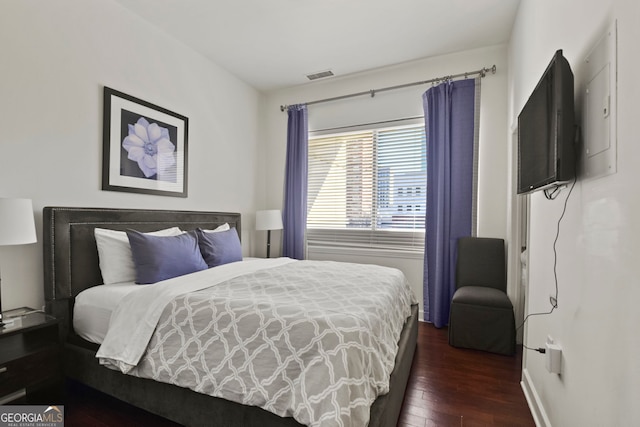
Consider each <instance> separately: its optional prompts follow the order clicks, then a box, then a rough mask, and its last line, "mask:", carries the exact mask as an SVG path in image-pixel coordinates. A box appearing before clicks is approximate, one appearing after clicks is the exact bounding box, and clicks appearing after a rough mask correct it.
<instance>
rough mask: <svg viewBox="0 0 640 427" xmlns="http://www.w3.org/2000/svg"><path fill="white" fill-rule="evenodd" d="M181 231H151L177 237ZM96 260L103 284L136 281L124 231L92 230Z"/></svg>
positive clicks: (168, 229)
mask: <svg viewBox="0 0 640 427" xmlns="http://www.w3.org/2000/svg"><path fill="white" fill-rule="evenodd" d="M182 233H183V231H182V230H180V229H179V228H178V227H172V228H167V229H165V230H158V231H152V232H151V233H146V234H151V235H154V236H177V235H178V234H182ZM94 235H95V237H96V245H97V247H98V258H99V260H100V272H102V281H103V283H104V284H110V283H120V282H133V281H135V280H136V267H135V265H134V264H133V255H132V254H131V246H130V245H129V239H128V238H127V233H125V232H124V231H116V230H108V229H105V228H96V229H95V230H94Z"/></svg>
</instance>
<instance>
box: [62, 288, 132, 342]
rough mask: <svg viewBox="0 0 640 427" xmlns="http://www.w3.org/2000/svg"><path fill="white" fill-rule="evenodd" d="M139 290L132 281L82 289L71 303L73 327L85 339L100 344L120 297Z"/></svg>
mask: <svg viewBox="0 0 640 427" xmlns="http://www.w3.org/2000/svg"><path fill="white" fill-rule="evenodd" d="M137 290H140V285H136V284H135V283H134V282H123V283H113V284H110V285H99V286H93V287H91V288H88V289H85V290H84V291H82V292H81V293H80V294H79V295H78V296H77V297H76V299H75V303H74V305H73V329H74V330H75V332H76V334H78V335H79V336H80V337H82V338H84V339H85V340H87V341H90V342H93V343H96V344H102V341H103V340H104V337H105V336H106V334H107V330H108V329H109V321H110V319H111V313H112V312H113V310H115V308H116V307H117V306H118V304H120V302H121V301H122V299H123V298H124V297H126V296H127V295H129V294H130V293H131V292H135V291H137Z"/></svg>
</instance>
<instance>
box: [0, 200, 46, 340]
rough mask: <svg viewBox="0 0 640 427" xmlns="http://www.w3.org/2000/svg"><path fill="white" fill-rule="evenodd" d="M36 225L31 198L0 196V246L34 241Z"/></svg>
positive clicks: (1, 325)
mask: <svg viewBox="0 0 640 427" xmlns="http://www.w3.org/2000/svg"><path fill="white" fill-rule="evenodd" d="M36 241H37V239H36V225H35V222H34V220H33V205H32V203H31V199H4V198H0V246H10V245H26V244H28V243H35V242H36ZM1 283H2V281H1V279H0V328H1V327H3V326H4V322H3V318H2V287H1Z"/></svg>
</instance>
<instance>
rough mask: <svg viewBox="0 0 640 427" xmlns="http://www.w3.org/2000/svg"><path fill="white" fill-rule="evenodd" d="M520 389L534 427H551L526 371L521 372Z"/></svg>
mask: <svg viewBox="0 0 640 427" xmlns="http://www.w3.org/2000/svg"><path fill="white" fill-rule="evenodd" d="M520 387H522V391H523V392H524V397H525V398H526V399H527V404H528V405H529V410H530V411H531V416H532V417H533V421H534V422H535V423H536V426H537V427H552V426H551V421H549V417H548V416H547V413H546V411H545V410H544V406H542V401H541V400H540V396H539V395H538V392H537V391H536V388H535V386H534V384H533V381H531V376H529V371H528V370H527V369H523V370H522V381H520Z"/></svg>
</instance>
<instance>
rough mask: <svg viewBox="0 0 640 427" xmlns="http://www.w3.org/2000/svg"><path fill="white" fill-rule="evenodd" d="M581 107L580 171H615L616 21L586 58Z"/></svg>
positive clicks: (590, 175) (597, 174)
mask: <svg viewBox="0 0 640 427" xmlns="http://www.w3.org/2000/svg"><path fill="white" fill-rule="evenodd" d="M584 65H585V75H586V84H585V88H584V93H583V100H584V105H583V109H582V142H583V146H582V162H581V163H582V171H583V174H584V178H587V179H588V178H597V177H600V176H605V175H609V174H612V173H615V172H616V170H617V157H616V156H617V108H616V107H617V80H618V78H617V29H616V23H615V22H614V24H613V25H612V26H611V28H609V29H608V30H607V32H606V33H605V35H604V36H602V37H601V38H600V40H598V42H597V43H596V45H595V46H594V48H593V49H592V50H591V52H589V54H588V55H587V58H586V59H585V63H584Z"/></svg>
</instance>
